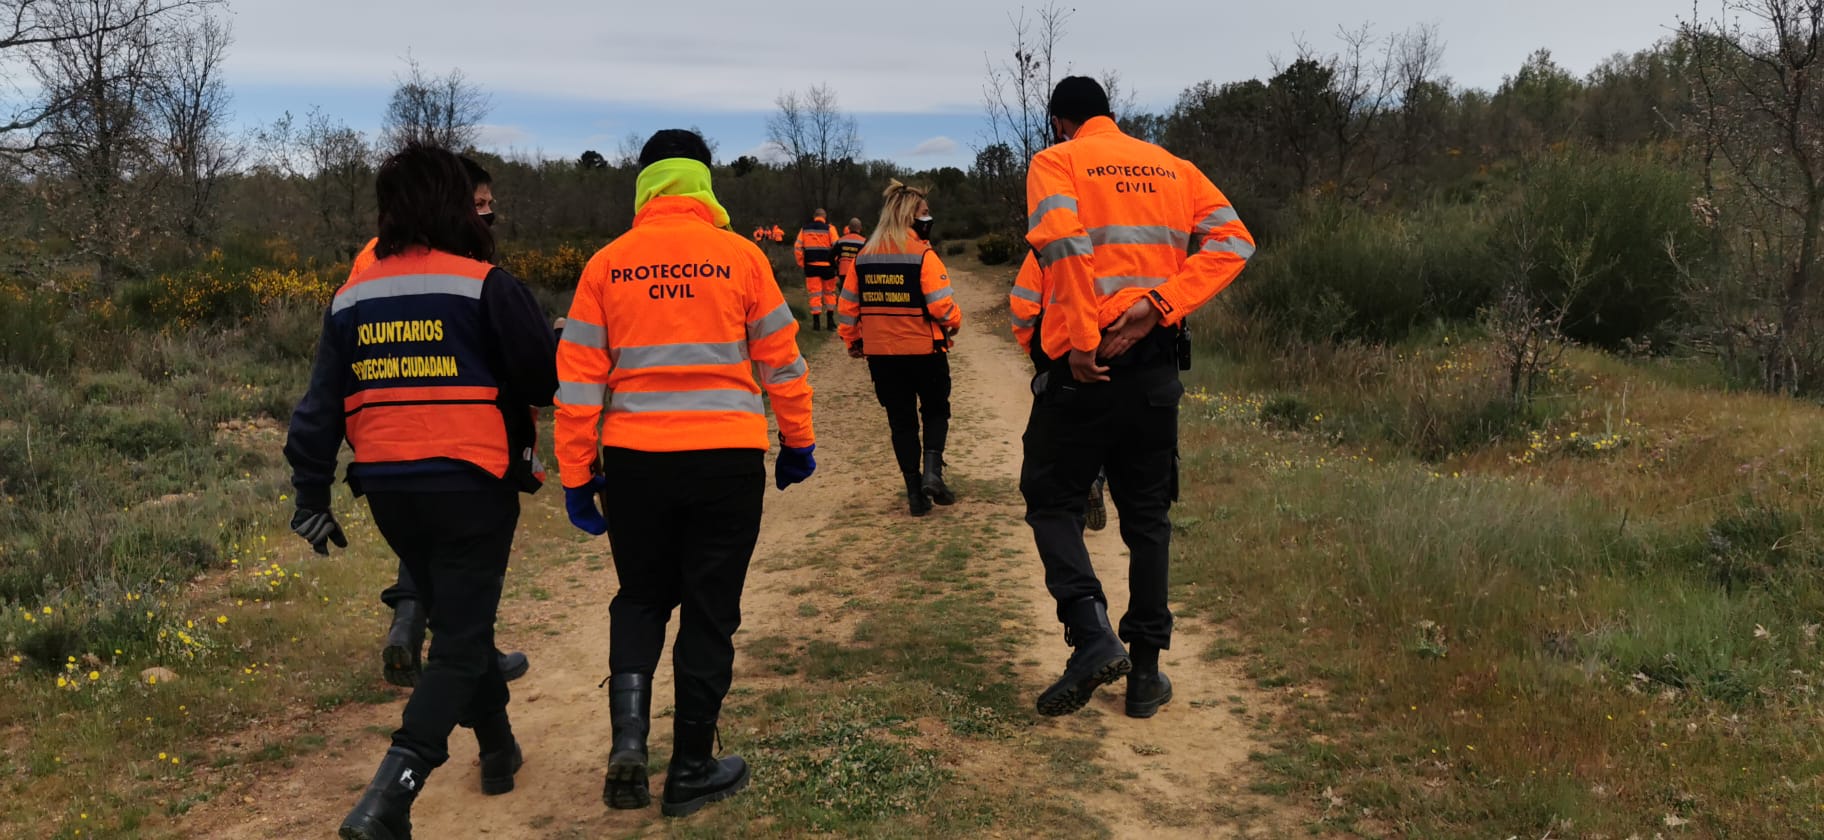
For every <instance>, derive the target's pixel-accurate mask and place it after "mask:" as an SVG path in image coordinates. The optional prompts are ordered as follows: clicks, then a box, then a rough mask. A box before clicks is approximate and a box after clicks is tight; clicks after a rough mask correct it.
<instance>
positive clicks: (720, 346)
mask: <svg viewBox="0 0 1824 840" xmlns="http://www.w3.org/2000/svg"><path fill="white" fill-rule="evenodd" d="M745 361H747V342H745V341H724V342H720V343H710V342H702V343H688V344H648V345H646V346H643V347H619V348H616V349H615V358H614V366H615V367H617V368H621V369H623V370H639V369H641V368H656V367H681V366H684V365H735V364H740V363H742V362H745Z"/></svg>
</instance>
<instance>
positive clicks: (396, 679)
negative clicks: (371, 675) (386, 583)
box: [380, 598, 426, 688]
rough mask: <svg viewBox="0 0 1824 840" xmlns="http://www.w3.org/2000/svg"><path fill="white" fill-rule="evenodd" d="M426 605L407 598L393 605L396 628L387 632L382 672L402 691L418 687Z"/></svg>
mask: <svg viewBox="0 0 1824 840" xmlns="http://www.w3.org/2000/svg"><path fill="white" fill-rule="evenodd" d="M425 621H426V616H425V614H424V605H423V604H420V603H418V601H416V600H415V599H410V598H408V599H406V600H403V601H400V602H399V603H398V604H396V605H394V606H393V626H392V627H389V628H387V631H386V647H385V648H384V649H382V650H381V651H380V662H381V663H382V664H383V665H384V666H385V670H384V671H383V672H382V673H383V674H384V675H385V676H386V681H387V682H389V683H392V684H393V685H396V686H399V687H400V688H411V687H413V686H416V685H417V684H418V674H419V670H420V667H421V665H420V660H421V659H422V657H423V656H424V625H425Z"/></svg>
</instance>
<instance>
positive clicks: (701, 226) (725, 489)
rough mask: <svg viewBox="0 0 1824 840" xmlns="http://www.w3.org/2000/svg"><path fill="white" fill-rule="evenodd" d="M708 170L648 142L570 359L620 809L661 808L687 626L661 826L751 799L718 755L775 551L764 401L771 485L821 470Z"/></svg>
mask: <svg viewBox="0 0 1824 840" xmlns="http://www.w3.org/2000/svg"><path fill="white" fill-rule="evenodd" d="M709 162H710V154H709V147H708V145H707V144H705V143H704V141H703V138H702V137H700V136H698V135H697V134H695V133H693V132H689V131H683V130H679V129H667V130H665V131H661V132H658V133H657V134H654V135H653V136H652V139H650V140H648V141H647V143H646V146H645V148H643V149H642V150H641V151H640V167H641V169H640V174H639V177H638V180H637V181H635V186H634V212H635V215H634V217H633V229H632V230H630V231H628V232H627V233H626V234H624V235H622V236H621V237H620V238H619V239H616V240H614V241H613V242H611V243H609V244H608V246H607V247H605V248H603V249H602V250H600V251H598V252H596V254H595V256H594V257H592V258H591V259H590V260H589V263H588V265H586V266H585V267H584V268H583V276H582V278H581V280H580V281H579V282H578V283H577V287H576V299H575V301H574V302H573V303H572V304H571V306H570V315H569V319H568V320H567V321H566V322H565V325H564V337H563V341H562V342H560V343H559V345H558V355H557V366H558V374H559V384H558V388H557V429H556V438H557V460H558V465H559V467H560V468H561V469H562V471H563V481H564V496H565V505H566V507H567V508H568V510H569V514H570V522H571V524H573V525H575V526H576V527H578V528H580V529H582V530H583V531H585V532H588V533H590V534H595V535H600V534H601V533H603V532H604V531H605V532H607V534H608V540H609V543H610V544H611V546H612V548H613V555H614V571H615V575H616V577H617V578H618V580H619V583H620V588H619V591H618V592H616V594H615V596H614V601H613V602H612V603H611V604H609V605H608V670H609V676H608V682H609V695H608V703H609V710H610V722H611V724H612V725H613V743H612V746H611V747H610V749H609V753H608V773H607V779H606V781H605V783H604V784H603V787H602V801H603V802H604V803H605V804H607V805H608V807H610V808H617V809H632V808H644V807H646V806H647V805H649V804H651V802H652V794H651V791H650V789H649V788H648V787H647V779H646V764H647V751H646V736H647V734H648V732H649V730H650V729H651V722H652V675H653V671H654V670H655V669H656V668H657V667H658V665H659V656H660V654H661V653H662V652H663V649H664V646H665V625H666V624H667V623H668V622H669V621H670V619H671V614H672V612H673V611H674V610H676V611H679V612H680V613H681V615H680V617H679V620H678V637H677V641H676V643H675V645H674V648H673V650H672V662H673V669H672V670H673V671H674V679H675V680H676V687H675V697H674V700H673V703H672V708H673V709H674V710H675V712H674V714H673V716H672V736H673V737H672V750H671V766H670V769H669V770H668V771H667V773H666V776H665V792H664V796H663V801H662V803H661V804H660V811H661V813H663V814H665V815H666V816H685V815H688V814H691V813H694V812H696V811H697V810H698V809H700V808H702V807H703V806H704V805H707V804H709V803H711V802H716V801H718V800H721V799H726V798H728V797H729V796H732V795H734V794H735V793H737V792H739V791H740V790H741V789H742V788H743V787H745V786H746V785H747V780H748V767H747V764H746V762H743V761H742V760H741V758H740V756H728V757H726V758H721V759H718V758H716V756H715V752H714V749H715V746H714V744H715V739H716V725H717V722H718V720H719V719H720V716H721V713H722V701H723V698H724V697H725V696H726V695H727V694H728V688H729V683H730V681H731V680H732V679H733V675H734V662H735V646H734V634H735V630H736V629H737V628H738V627H739V626H740V625H741V590H742V588H743V586H744V583H745V581H746V579H747V568H748V563H749V561H751V560H752V558H753V552H754V545H755V542H756V541H757V540H758V539H759V537H760V514H761V507H762V500H763V499H764V491H765V489H766V488H765V484H766V467H765V463H764V460H763V459H764V458H765V456H766V452H767V449H768V445H769V441H768V439H767V421H766V400H765V399H764V398H763V397H762V392H763V391H764V393H765V394H766V396H770V397H771V398H772V399H771V402H772V407H773V414H774V416H775V418H776V419H777V421H778V426H779V444H780V452H779V458H778V460H777V461H776V462H775V463H774V467H773V484H774V486H776V487H778V488H779V489H780V490H784V489H785V488H786V487H787V486H789V485H791V484H795V483H797V482H800V481H803V480H805V479H806V478H809V477H810V475H811V472H812V471H813V470H815V469H816V468H817V462H816V461H815V460H814V459H813V457H812V453H813V450H814V449H816V437H815V435H814V434H813V432H812V428H811V383H810V378H809V370H808V368H807V367H806V365H805V361H804V357H803V356H801V355H799V352H798V340H797V336H798V322H797V319H795V318H794V317H793V316H792V310H791V307H789V306H787V305H786V303H785V298H784V297H783V296H782V295H781V294H780V293H779V284H778V282H777V281H776V280H775V279H774V278H773V270H772V266H771V264H770V263H769V262H768V261H767V259H766V255H764V254H762V253H760V249H759V248H756V247H754V245H753V243H751V242H748V241H746V240H745V239H743V238H742V237H741V236H739V235H738V234H735V233H733V232H731V231H728V230H726V229H724V228H725V227H726V226H727V224H728V212H727V211H726V210H724V209H722V205H721V204H720V203H719V202H718V201H717V200H716V196H715V193H714V191H713V190H712V189H711V185H710V170H709ZM756 368H757V369H758V379H759V381H758V382H756V381H755V379H756ZM598 426H599V428H600V431H599V432H598V431H597V428H598ZM598 495H599V496H600V498H601V500H602V508H600V509H598V508H597V507H596V498H597V496H598Z"/></svg>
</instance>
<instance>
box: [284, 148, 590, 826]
mask: <svg viewBox="0 0 1824 840" xmlns="http://www.w3.org/2000/svg"><path fill="white" fill-rule="evenodd" d="M375 193H376V195H377V196H378V198H379V205H380V225H379V227H380V242H379V245H378V246H377V247H376V248H375V255H376V257H377V258H378V259H377V261H376V262H375V263H374V264H373V265H372V266H370V267H368V268H367V270H365V271H363V272H361V273H360V274H359V275H357V276H356V277H355V278H354V279H353V280H351V281H349V282H348V283H346V284H344V285H343V286H342V288H341V289H340V290H338V291H337V292H336V295H335V298H334V300H333V301H332V302H331V303H330V305H329V311H328V312H327V313H326V314H325V316H324V320H323V335H322V338H321V339H320V341H319V342H318V344H317V355H316V362H315V364H314V365H313V367H312V369H311V374H310V387H309V390H308V391H307V392H306V393H305V395H304V399H303V400H301V401H300V402H299V403H298V407H297V410H296V411H295V412H294V413H293V414H292V418H291V430H290V433H289V435H288V437H287V439H286V442H285V457H286V460H287V461H289V462H290V464H291V467H292V485H293V486H294V487H295V488H296V491H297V512H296V514H295V515H294V516H293V517H292V521H291V524H292V530H293V531H294V532H296V533H297V534H298V535H299V536H300V537H303V538H304V540H305V541H306V542H308V543H310V545H311V547H312V548H313V549H315V550H316V551H317V552H318V553H319V554H328V553H329V544H330V543H332V542H333V543H335V544H336V545H337V546H344V547H345V546H347V545H348V540H347V539H346V538H345V537H344V536H343V534H342V528H341V526H340V525H338V524H337V522H336V518H335V516H334V515H333V514H331V513H330V486H331V485H332V484H333V483H334V481H335V472H336V458H337V453H338V451H339V450H340V449H341V448H342V442H343V441H344V440H345V439H346V440H347V441H348V444H349V448H350V449H352V450H353V452H354V458H353V463H351V464H350V465H349V468H348V483H349V486H350V488H351V489H352V490H353V491H354V493H355V495H357V496H361V495H365V496H366V497H367V500H368V508H369V509H370V510H371V511H372V513H373V519H374V524H375V526H377V527H378V528H379V529H380V534H381V536H382V537H384V538H385V539H386V542H387V545H388V546H390V547H391V548H392V549H393V551H394V552H395V553H397V554H398V555H399V559H400V560H401V561H402V562H403V563H404V564H405V567H406V568H407V570H409V571H410V573H411V577H412V579H413V580H414V581H415V582H416V583H417V585H418V588H419V590H420V592H419V597H420V598H421V599H422V600H423V602H424V606H425V608H426V610H427V612H428V613H429V617H430V629H431V633H432V639H431V652H430V657H429V664H428V665H427V666H426V667H425V668H424V672H423V674H422V676H420V677H419V679H418V685H417V687H416V688H415V689H413V691H412V695H411V699H410V700H408V701H406V704H405V712H404V714H403V716H402V717H403V719H402V721H401V723H400V726H399V729H397V730H395V731H394V732H393V742H392V747H391V748H390V749H389V750H387V753H386V757H385V759H384V760H383V761H382V762H381V764H380V769H379V771H378V772H376V773H375V774H374V780H373V782H372V783H371V784H369V785H368V788H367V791H366V793H365V794H363V795H362V797H361V801H360V802H359V803H357V804H356V805H355V808H354V810H353V811H351V812H350V813H349V815H348V817H347V818H346V819H345V820H343V822H342V828H341V836H342V837H343V838H345V840H372V839H373V838H399V837H409V836H411V808H412V801H413V800H414V799H416V798H417V796H418V791H419V790H420V789H422V787H423V784H424V781H425V779H426V778H427V777H428V776H429V775H430V773H431V771H432V770H433V769H435V768H437V767H439V766H441V765H442V764H443V763H444V762H445V761H447V760H448V759H449V757H450V756H449V736H450V732H451V731H452V730H453V729H455V728H456V726H458V725H461V726H465V727H469V728H472V729H473V730H474V731H475V740H476V741H477V742H478V743H479V744H480V747H481V789H482V792H483V793H484V794H500V793H506V792H507V791H510V790H512V789H513V776H514V774H515V773H516V772H517V771H518V770H519V766H520V763H521V759H520V750H519V744H518V742H517V741H516V740H515V739H514V737H513V729H512V726H511V725H510V724H509V722H508V719H507V700H508V696H509V695H508V691H507V683H506V680H505V679H504V678H503V676H502V675H501V672H500V660H499V657H497V656H496V655H495V652H494V616H495V611H496V609H497V608H498V607H499V605H500V590H501V582H502V579H503V577H504V575H505V574H506V568H507V555H508V553H509V552H510V551H511V549H512V546H513V531H514V528H515V526H516V525H517V524H518V522H519V496H518V494H519V493H520V492H522V491H523V492H531V491H533V490H536V489H537V487H538V484H539V480H540V478H541V477H542V468H541V467H539V466H538V465H537V462H536V460H535V459H534V458H533V457H532V447H531V444H532V440H533V437H532V435H533V431H534V430H533V426H532V421H531V416H532V413H531V408H532V407H533V406H540V405H550V404H551V394H552V392H554V391H555V390H556V389H557V376H556V370H555V368H554V366H553V365H552V362H551V359H552V356H553V354H555V353H556V346H555V339H554V338H553V336H552V334H551V330H550V328H549V327H547V326H546V325H545V324H546V321H545V315H544V313H543V312H542V311H541V310H540V309H539V305H538V301H537V300H536V299H534V298H533V297H532V293H531V291H530V290H528V289H527V288H526V287H525V286H524V285H522V284H521V283H520V282H519V281H518V280H516V279H514V278H513V276H512V275H510V274H508V273H506V272H505V271H502V270H500V269H499V268H496V267H494V266H493V265H491V264H490V263H489V262H488V261H489V260H491V259H492V258H493V256H494V236H493V234H492V233H490V232H489V230H488V226H487V224H486V223H485V222H483V221H482V219H481V217H480V216H478V215H476V213H475V209H474V205H473V202H472V196H473V187H472V185H471V184H470V181H469V176H468V175H467V173H465V172H464V170H463V165H462V161H461V159H459V158H458V157H457V156H456V155H454V154H451V153H450V152H447V151H444V150H442V149H438V148H434V147H429V146H420V145H418V144H412V145H409V146H407V147H406V148H405V149H403V150H402V151H400V152H398V153H397V154H394V155H393V156H392V157H390V158H388V159H387V161H386V162H385V163H383V164H382V165H381V166H380V171H379V174H378V177H377V179H376V185H375Z"/></svg>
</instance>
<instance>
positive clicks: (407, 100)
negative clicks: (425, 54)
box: [380, 56, 492, 152]
mask: <svg viewBox="0 0 1824 840" xmlns="http://www.w3.org/2000/svg"><path fill="white" fill-rule="evenodd" d="M491 107H492V104H491V102H490V98H489V97H488V94H487V93H486V92H484V91H483V90H482V89H481V87H480V86H479V85H476V84H474V83H473V82H470V81H469V80H468V78H467V77H465V76H463V74H462V70H461V69H455V70H451V71H450V72H449V74H448V75H445V76H432V75H428V74H426V73H425V71H424V67H423V65H421V64H419V63H418V60H417V59H415V58H411V57H410V56H407V57H406V72H405V76H404V77H403V78H401V79H399V86H398V87H396V88H394V89H393V98H392V101H390V102H388V103H387V106H386V116H385V117H384V119H382V121H381V128H380V136H381V139H382V140H383V142H385V143H386V144H387V145H388V146H390V147H393V148H398V147H400V146H404V145H405V144H407V143H412V142H417V143H424V144H428V145H432V146H440V147H442V148H445V149H450V150H452V151H458V152H460V151H464V150H466V149H469V148H471V147H473V146H474V145H475V138H476V136H477V133H478V132H479V130H480V127H481V121H482V120H484V119H487V116H488V111H489V110H490V108H491Z"/></svg>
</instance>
